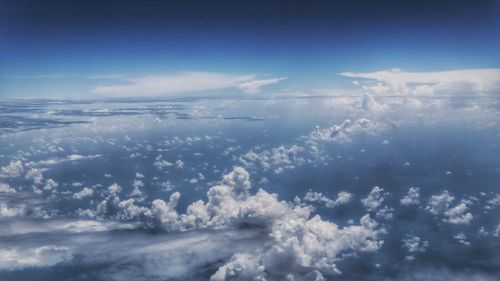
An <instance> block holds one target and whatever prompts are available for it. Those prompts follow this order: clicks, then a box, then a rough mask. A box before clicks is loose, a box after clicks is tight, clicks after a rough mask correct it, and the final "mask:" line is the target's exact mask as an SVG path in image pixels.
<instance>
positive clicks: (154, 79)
mask: <svg viewBox="0 0 500 281" xmlns="http://www.w3.org/2000/svg"><path fill="white" fill-rule="evenodd" d="M284 79H286V78H285V77H281V78H271V79H259V78H257V76H256V75H253V74H249V75H234V74H227V73H217V72H191V71H188V72H181V73H177V74H171V75H156V76H141V77H134V78H127V77H123V78H121V79H120V81H117V83H115V84H114V85H105V86H98V87H97V88H95V89H93V90H92V91H91V93H93V94H96V95H100V96H111V97H132V96H164V95H172V94H178V93H186V92H200V91H212V90H221V89H229V88H236V89H239V90H241V91H243V92H246V93H258V92H259V91H260V89H261V88H262V87H263V86H266V85H271V84H276V83H278V82H280V81H282V80H284Z"/></svg>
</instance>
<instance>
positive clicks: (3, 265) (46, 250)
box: [0, 245, 72, 270]
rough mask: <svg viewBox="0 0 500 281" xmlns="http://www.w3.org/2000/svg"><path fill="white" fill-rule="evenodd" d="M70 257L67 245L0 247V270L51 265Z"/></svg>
mask: <svg viewBox="0 0 500 281" xmlns="http://www.w3.org/2000/svg"><path fill="white" fill-rule="evenodd" d="M71 258H72V253H71V250H70V249H69V248H67V247H57V246H51V245H47V246H41V247H35V248H27V249H22V248H7V249H0V270H18V269H22V268H28V267H45V266H52V265H55V264H57V263H60V262H64V261H68V260H70V259H71Z"/></svg>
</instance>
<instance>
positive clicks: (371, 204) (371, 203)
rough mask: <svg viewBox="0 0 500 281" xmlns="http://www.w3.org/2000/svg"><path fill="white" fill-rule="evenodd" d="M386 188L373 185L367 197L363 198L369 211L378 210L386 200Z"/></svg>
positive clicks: (364, 204) (362, 200)
mask: <svg viewBox="0 0 500 281" xmlns="http://www.w3.org/2000/svg"><path fill="white" fill-rule="evenodd" d="M384 195H385V194H384V189H383V188H380V187H378V186H375V187H373V189H372V190H371V191H370V193H369V194H368V196H367V197H365V198H363V199H361V203H363V206H365V208H366V209H367V210H368V211H370V212H371V211H375V210H377V209H378V208H379V207H380V206H381V205H382V203H383V202H384V200H385V199H384Z"/></svg>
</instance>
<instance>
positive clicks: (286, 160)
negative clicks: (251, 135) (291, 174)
mask: <svg viewBox="0 0 500 281" xmlns="http://www.w3.org/2000/svg"><path fill="white" fill-rule="evenodd" d="M302 152H304V148H302V147H300V146H298V145H290V146H284V145H280V146H278V147H274V148H272V149H270V150H262V151H253V150H252V151H249V152H247V153H245V154H243V155H241V156H240V157H239V160H240V162H241V163H242V164H244V165H245V166H246V167H254V166H255V165H256V164H258V165H260V167H261V168H262V169H264V171H267V170H272V171H273V172H274V173H275V174H280V173H282V172H283V171H285V170H291V169H295V168H296V167H297V166H300V165H302V164H303V163H304V162H305V159H304V157H303V156H302V155H301V153H302Z"/></svg>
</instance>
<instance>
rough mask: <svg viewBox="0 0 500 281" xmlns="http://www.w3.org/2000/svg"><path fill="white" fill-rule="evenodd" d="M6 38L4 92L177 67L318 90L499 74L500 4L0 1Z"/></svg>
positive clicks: (1, 67) (1, 68)
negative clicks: (374, 74)
mask: <svg viewBox="0 0 500 281" xmlns="http://www.w3.org/2000/svg"><path fill="white" fill-rule="evenodd" d="M0 42H1V44H0V74H1V75H0V76H1V78H0V83H1V84H3V86H1V85H0V95H5V96H16V95H18V96H26V95H30V94H29V92H30V91H32V90H33V89H34V88H35V87H34V86H35V85H38V86H37V87H36V88H38V89H40V88H42V89H43V88H44V87H45V88H47V87H48V89H51V87H52V86H51V85H53V84H54V82H53V81H51V80H47V79H44V80H43V81H41V79H40V78H41V77H44V78H61V76H65V78H66V80H65V81H64V83H59V85H60V86H59V88H58V89H51V90H50V91H56V92H57V91H72V89H79V90H81V91H84V88H85V87H86V86H88V85H87V84H88V83H87V82H85V81H80V80H79V79H75V77H77V76H79V75H97V74H99V75H102V74H152V73H166V72H175V71H181V70H196V71H218V72H225V73H259V74H269V75H275V76H287V77H288V78H289V79H288V80H287V83H289V84H291V83H292V82H290V81H293V86H291V85H290V87H292V88H293V87H299V88H300V87H312V88H314V87H317V88H321V87H328V86H332V85H331V84H332V81H333V80H335V79H337V78H335V75H336V73H338V72H340V71H351V70H355V71H373V70H380V69H388V68H393V67H399V68H403V69H405V70H411V71H429V70H447V69H458V68H484V67H498V66H500V56H499V55H498V53H499V50H500V1H494V0H486V1H465V0H464V1H461V0H458V1H457V0H455V1H443V0H434V1H427V0H419V1H373V0H345V1H344V0H343V1H331V0H330V1H255V0H253V1H234V0H233V1H190V0H187V1H51V0H49V1H23V0H20V1H5V0H0ZM26 76H38V79H37V80H36V81H33V79H31V80H30V81H26V79H23V77H24V78H26ZM20 80H22V81H20ZM70 84H71V85H73V86H71V87H70V86H68V85H70ZM30 85H32V86H33V87H30ZM61 85H64V86H68V88H67V89H66V88H64V87H62V86H61ZM61 87H62V88H61ZM82 89H83V90H82ZM2 92H3V93H2ZM32 95H33V96H36V94H32Z"/></svg>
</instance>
